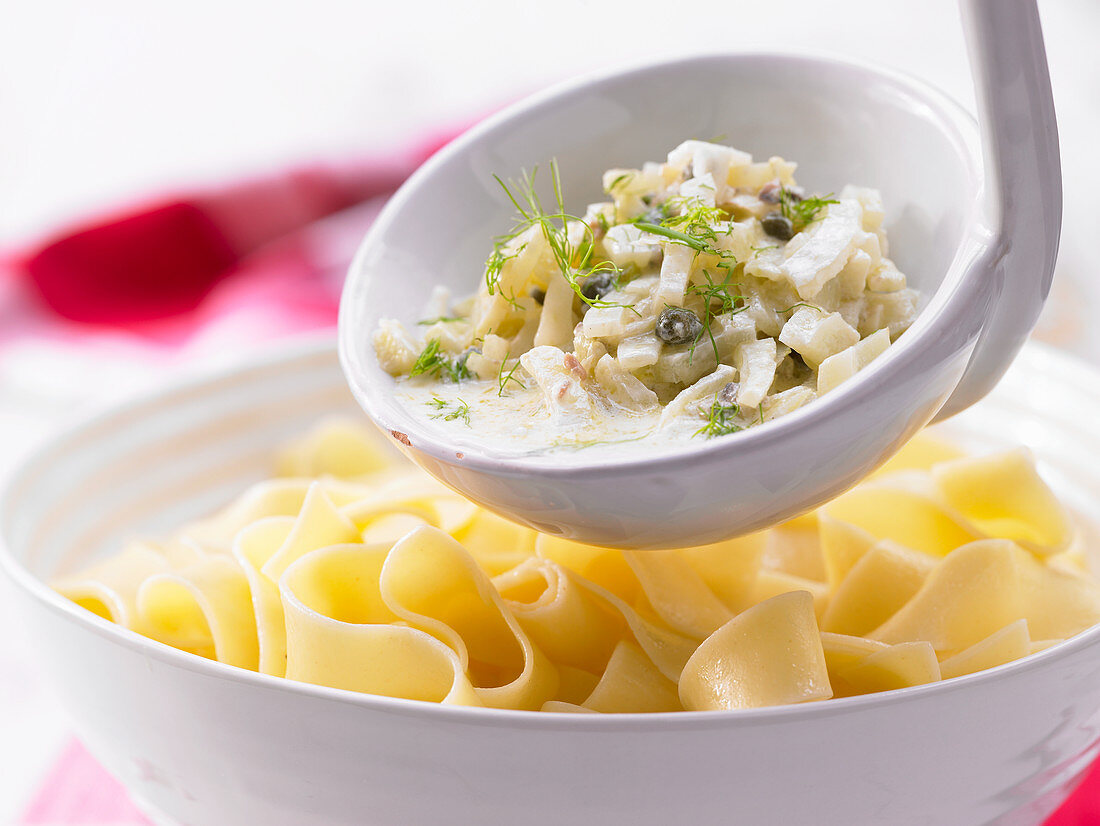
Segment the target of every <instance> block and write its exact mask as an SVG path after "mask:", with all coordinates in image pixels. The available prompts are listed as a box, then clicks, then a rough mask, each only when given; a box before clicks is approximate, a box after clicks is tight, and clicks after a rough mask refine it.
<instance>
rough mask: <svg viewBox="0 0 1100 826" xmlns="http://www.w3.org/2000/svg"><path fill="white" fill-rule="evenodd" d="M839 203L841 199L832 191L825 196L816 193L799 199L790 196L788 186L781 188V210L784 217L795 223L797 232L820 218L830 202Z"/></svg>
mask: <svg viewBox="0 0 1100 826" xmlns="http://www.w3.org/2000/svg"><path fill="white" fill-rule="evenodd" d="M839 203H840V201H838V200H836V199H835V198H833V193H831V192H830V193H829V194H828V195H826V196H825V197H824V198H821V197H819V196H817V195H814V196H812V197H810V198H803V199H802V200H801V201H799V200H797V199H796V198H792V197H791V196H790V193H789V192H788V191H787V189H786V187H780V188H779V210H780V212H781V213H782V214H783V217H784V218H786V219H788V220H789V221H790V222H791V223H792V224H793V225H794V231H795V232H801V231H802V230H804V229H805V228H806V227H807V226H808V225H809V224H812V223H813V222H814V221H816V220H818V218H819V217H820V213H821V211H822V210H823V209H825V207H827V206H828V205H829V204H839Z"/></svg>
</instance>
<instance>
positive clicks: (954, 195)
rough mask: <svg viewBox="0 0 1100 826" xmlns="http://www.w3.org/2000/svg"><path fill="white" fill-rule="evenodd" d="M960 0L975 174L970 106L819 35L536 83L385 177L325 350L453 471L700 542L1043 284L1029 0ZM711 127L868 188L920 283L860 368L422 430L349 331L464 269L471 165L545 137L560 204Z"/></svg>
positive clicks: (474, 186)
mask: <svg viewBox="0 0 1100 826" xmlns="http://www.w3.org/2000/svg"><path fill="white" fill-rule="evenodd" d="M964 5H965V6H967V7H968V8H969V7H972V6H973V7H976V8H977V9H978V13H977V23H976V24H975V25H973V26H971V27H969V29H968V30H969V32H970V33H971V35H972V38H971V39H972V40H973V41H974V44H975V45H974V47H973V48H974V49H975V55H976V57H975V65H976V68H977V69H978V70H979V75H980V76H981V77H984V78H985V81H986V82H985V83H984V84H983V85H982V86H981V89H980V92H981V94H979V100H981V101H983V103H984V104H985V106H984V110H985V125H986V136H987V140H986V154H988V155H990V156H992V158H993V159H994V160H995V161H996V162H995V163H991V164H990V169H991V170H993V172H994V174H993V175H992V176H990V177H988V178H987V177H986V176H985V175H984V174H983V166H982V149H981V140H980V138H979V129H978V124H977V123H976V122H975V120H974V119H973V118H972V117H971V116H970V115H969V114H968V113H966V112H965V111H964V110H962V109H961V108H960V107H959V106H957V105H956V104H955V103H954V102H953V101H951V100H949V99H948V98H946V97H945V96H944V95H942V94H941V93H940V92H938V91H937V90H935V89H933V88H931V87H929V86H927V85H925V84H923V83H921V82H919V81H916V80H914V79H912V78H908V77H905V76H902V75H899V74H897V73H895V72H892V71H889V70H886V69H882V68H879V67H874V66H867V65H863V64H859V63H853V62H849V61H846V60H841V59H838V58H833V57H815V56H808V55H803V54H754V53H738V54H718V55H704V56H699V57H695V56H693V57H690V58H681V59H678V60H673V61H668V62H665V63H657V64H651V65H645V66H641V67H638V68H633V69H628V70H622V71H617V72H614V73H610V74H607V75H603V76H600V77H596V78H585V79H583V80H581V81H578V82H575V83H570V84H567V85H564V86H561V87H557V88H555V89H552V90H549V91H547V92H545V93H542V94H539V95H536V96H534V97H532V98H530V99H528V100H526V101H523V102H521V103H519V104H517V105H516V106H514V107H512V108H510V109H509V110H507V111H506V112H503V113H501V114H500V115H498V116H496V117H494V118H491V119H489V120H487V121H486V122H484V123H482V124H479V125H478V126H477V127H476V128H475V129H472V130H471V131H470V132H469V133H467V134H466V135H463V136H462V137H461V138H459V139H458V140H456V141H454V142H453V143H452V144H451V145H449V146H448V147H446V148H445V149H444V150H442V151H441V152H440V153H438V154H437V155H436V156H435V157H433V158H432V159H431V160H430V161H428V163H426V164H425V165H424V166H423V167H422V168H421V169H420V170H419V171H418V172H417V173H416V174H415V175H413V176H412V177H411V178H410V179H409V181H408V182H406V184H405V185H404V186H403V187H402V188H401V190H400V191H399V192H398V193H397V194H396V195H395V196H394V197H393V198H392V199H391V200H390V202H389V203H388V204H387V206H386V209H385V210H384V211H383V213H382V215H380V217H379V219H378V221H377V222H376V223H375V224H374V225H373V226H372V228H371V230H370V232H369V233H368V235H367V237H366V239H365V240H364V242H363V245H362V247H361V248H360V251H359V254H358V255H357V256H356V259H355V261H354V263H353V264H352V266H351V269H350V271H349V273H348V280H347V283H346V286H345V290H344V295H343V298H342V300H341V307H340V351H341V358H342V360H343V363H344V368H345V374H346V375H347V378H348V382H349V384H350V386H351V389H352V391H353V393H355V395H356V398H357V399H358V400H359V402H360V404H361V405H362V407H363V409H364V410H365V411H366V412H367V413H368V415H370V416H371V418H372V419H373V420H374V421H375V422H376V423H378V424H379V425H380V426H381V427H382V428H383V429H384V430H386V431H389V432H390V433H391V434H393V436H394V439H395V440H396V441H397V442H399V443H400V447H401V449H402V450H404V451H405V452H406V453H407V454H408V455H409V456H410V457H411V458H413V459H414V460H415V461H416V462H417V463H419V464H420V465H421V466H422V467H424V468H425V469H426V470H427V471H428V472H429V473H431V474H432V475H434V476H435V477H436V478H438V479H440V480H441V481H443V482H444V483H446V484H448V485H450V486H451V487H453V488H454V489H455V490H458V491H459V492H461V493H464V494H465V495H467V496H469V497H470V498H472V499H474V500H476V501H478V502H480V503H481V504H483V505H485V506H486V507H489V508H492V509H493V510H496V511H498V512H499V513H502V514H504V515H505V516H508V517H509V518H511V519H514V520H516V521H519V522H523V523H525V524H527V525H530V526H531V527H534V528H536V529H538V530H542V531H545V532H548V533H554V534H560V535H564V536H567V537H570V538H574V539H580V540H582V541H585V542H589V543H592V544H597V545H610V546H616V547H634V548H643V547H644V548H658V547H670V546H672V547H676V546H683V545H695V544H704V543H708V542H713V541H716V540H719V539H724V538H726V537H728V536H730V535H732V534H735V533H745V532H748V531H751V530H756V529H758V528H761V527H764V526H766V525H769V524H773V523H774V522H776V521H779V520H781V519H784V518H788V517H791V516H793V515H795V514H797V513H799V512H802V511H805V510H808V509H810V508H811V507H814V506H816V505H819V504H821V503H822V502H824V501H826V500H828V499H830V498H832V497H834V496H836V495H837V494H839V493H841V492H842V491H844V490H845V489H847V488H849V487H851V486H852V485H853V484H854V483H855V482H856V481H858V480H859V479H860V478H862V477H863V476H865V475H866V474H867V473H869V472H870V471H871V470H873V469H874V468H875V467H876V466H877V465H879V464H881V463H882V462H883V461H885V460H886V459H887V458H888V457H889V456H890V455H891V454H892V453H893V452H894V451H896V450H897V449H898V448H899V447H900V446H901V445H902V444H904V443H905V442H906V441H907V440H908V439H909V438H910V437H911V436H912V435H913V434H914V433H915V432H917V431H918V430H919V429H920V428H921V427H923V426H924V425H926V424H927V423H928V422H929V421H930V420H931V419H932V418H933V417H934V416H936V415H937V414H939V415H941V416H943V415H950V414H951V413H953V412H957V411H958V410H961V409H962V408H965V407H966V406H967V405H969V404H970V403H971V402H973V401H974V400H976V399H977V398H980V397H981V396H982V395H984V393H985V392H986V391H987V390H988V389H989V387H990V386H992V384H994V383H995V382H996V380H997V378H998V377H999V376H1000V375H1001V373H1002V372H1003V370H1004V369H1005V368H1006V367H1007V365H1008V364H1009V362H1010V361H1011V360H1012V358H1013V356H1014V355H1015V353H1016V350H1017V348H1018V347H1019V346H1020V344H1021V343H1022V342H1023V340H1024V338H1025V337H1026V335H1027V333H1028V332H1029V331H1030V329H1031V326H1032V324H1033V323H1034V321H1035V318H1036V317H1037V316H1038V312H1039V310H1040V309H1041V307H1042V303H1043V300H1044V298H1045V297H1046V294H1047V290H1048V289H1049V286H1050V273H1051V271H1052V268H1053V262H1054V253H1055V250H1056V248H1057V238H1058V227H1059V222H1060V214H1061V190H1060V177H1059V175H1060V172H1059V166H1058V155H1057V140H1056V133H1055V128H1054V116H1053V108H1052V104H1051V103H1050V87H1049V82H1048V80H1047V77H1046V64H1045V57H1044V56H1043V48H1042V39H1041V36H1040V35H1039V30H1038V18H1037V15H1036V13H1035V9H1034V2H1033V0H1014V2H1011V3H1010V2H1001V3H990V2H987V0H968V2H966V3H964ZM994 9H995V10H994ZM1021 124H1022V125H1023V127H1024V128H1020V125H1021ZM716 135H724V136H725V137H724V138H723V140H725V141H728V142H729V143H730V144H732V145H734V146H737V147H739V148H741V149H744V150H747V151H750V152H752V153H753V154H754V156H756V157H758V158H767V157H769V156H770V155H773V154H778V155H782V156H784V157H786V158H791V159H795V160H797V161H798V162H799V163H800V167H799V172H798V179H799V181H800V183H803V184H805V185H806V186H807V187H808V188H809V189H810V190H811V191H819V192H831V191H839V190H840V188H841V187H842V186H843V185H844V184H846V183H853V184H860V185H864V186H871V187H875V188H877V189H879V190H880V191H881V192H882V196H883V200H884V203H885V204H886V205H887V221H886V226H887V230H888V232H889V236H890V248H891V249H890V252H891V255H892V256H893V257H894V259H895V260H896V261H897V262H898V265H899V266H900V267H901V269H902V270H903V272H905V273H906V275H907V276H908V278H909V281H910V283H911V284H912V285H913V286H915V287H916V288H918V289H919V290H921V292H922V293H923V295H924V297H925V299H926V301H925V306H924V307H923V309H922V311H921V314H920V316H919V317H918V318H917V320H916V322H915V323H914V324H913V326H912V327H911V328H910V329H909V330H908V331H907V332H906V333H905V334H904V335H903V336H902V337H901V338H900V339H899V341H898V342H897V343H896V345H895V346H893V347H891V348H890V349H889V350H888V351H887V352H886V353H885V354H884V355H883V356H882V357H881V358H879V359H877V360H876V361H875V362H874V364H872V365H871V366H870V367H869V368H868V369H866V370H864V371H862V372H860V374H859V375H858V376H855V377H853V378H852V379H851V380H850V381H847V382H845V383H844V385H843V386H841V387H840V388H838V389H837V390H836V391H834V392H831V393H829V394H828V395H827V396H826V397H823V398H821V399H818V400H817V401H815V402H814V403H813V404H810V405H806V406H805V407H804V408H802V409H799V410H797V411H795V412H794V413H792V414H790V415H788V416H784V417H783V418H781V419H778V420H776V421H772V422H768V423H767V424H763V425H761V426H759V427H754V428H751V429H750V430H747V431H745V432H743V433H738V434H737V435H735V436H732V437H730V438H727V439H715V440H693V442H692V443H691V444H681V445H675V446H672V447H669V448H654V447H646V448H644V449H639V450H638V451H637V452H636V453H632V454H624V455H622V456H620V455H616V456H615V457H614V458H613V459H609V458H608V457H607V455H606V454H604V455H602V456H600V455H588V454H585V453H584V452H583V451H581V452H579V453H577V454H575V455H571V456H569V457H568V458H566V457H563V456H562V455H561V454H547V453H541V454H539V453H535V454H532V455H523V456H514V455H507V454H504V453H502V452H501V451H498V450H495V449H494V447H493V444H492V439H491V437H492V434H476V433H475V431H470V433H471V434H472V435H471V436H469V437H467V436H465V435H464V433H463V432H462V431H461V430H460V431H459V432H457V433H456V431H455V430H454V429H453V428H452V429H448V430H442V429H441V428H440V427H439V426H438V425H433V424H432V423H431V422H425V421H424V420H423V419H422V418H418V417H417V416H415V415H414V414H413V413H411V412H410V411H409V410H408V409H406V407H405V405H404V404H403V403H402V402H401V401H400V400H398V399H397V398H396V397H395V394H394V380H393V378H392V377H391V376H389V375H388V374H387V373H386V372H385V371H383V370H382V369H381V367H380V366H379V364H378V360H377V358H376V357H375V354H374V350H373V347H372V345H371V333H372V332H373V331H374V330H375V328H376V327H377V324H378V321H379V320H380V319H381V318H387V317H396V318H398V319H400V320H401V321H403V322H406V323H407V324H409V325H415V322H416V320H417V318H418V317H420V313H421V312H422V308H423V306H424V303H425V297H426V296H427V295H428V294H429V292H430V290H431V288H432V287H433V286H435V285H438V284H442V285H445V286H446V287H448V288H449V289H450V290H451V292H452V294H453V295H455V296H463V295H467V294H469V293H470V292H472V291H473V290H474V289H475V287H476V284H477V280H478V278H479V277H480V275H479V274H480V273H481V272H482V271H483V269H484V264H485V257H486V255H487V254H488V252H489V241H490V239H492V238H493V237H494V236H496V235H499V234H500V233H501V232H502V231H504V230H505V229H506V228H507V227H509V226H510V225H511V221H512V217H511V216H512V215H513V211H514V207H513V206H512V204H511V203H510V202H509V200H508V198H507V197H506V196H505V194H504V193H503V192H502V191H501V188H500V187H499V186H498V185H497V183H496V182H495V181H494V179H493V174H494V173H495V174H497V175H500V176H501V177H505V178H508V177H516V176H518V175H519V172H520V170H521V169H527V170H531V169H532V168H534V167H536V166H541V167H543V168H545V166H546V164H547V163H548V162H549V161H550V160H551V159H552V158H555V157H556V158H557V160H558V162H559V167H560V170H561V177H562V186H563V190H564V193H565V196H566V201H567V206H568V207H570V208H571V209H572V210H573V211H574V212H578V211H579V212H583V209H584V204H587V203H590V202H593V201H598V200H601V199H602V198H603V197H605V196H604V195H603V193H602V190H601V188H600V181H601V179H602V173H603V171H604V170H605V169H608V168H610V167H614V166H625V167H638V166H640V165H641V164H642V163H643V162H644V161H646V160H659V159H661V158H663V157H664V156H665V155H666V153H667V152H668V151H669V149H671V148H672V147H674V146H676V145H677V144H679V143H680V142H681V141H682V140H684V139H685V138H688V137H697V138H704V139H706V138H710V137H712V136H716ZM991 136H992V137H991ZM543 183H544V184H546V181H545V180H544V181H543ZM998 196H999V200H998ZM475 428H476V422H475ZM475 436H476V437H477V438H475Z"/></svg>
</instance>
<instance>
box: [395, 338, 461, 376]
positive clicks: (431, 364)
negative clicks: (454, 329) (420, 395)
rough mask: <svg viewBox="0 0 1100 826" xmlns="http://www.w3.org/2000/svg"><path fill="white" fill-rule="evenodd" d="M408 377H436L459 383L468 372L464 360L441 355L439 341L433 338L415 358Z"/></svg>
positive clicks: (444, 354)
mask: <svg viewBox="0 0 1100 826" xmlns="http://www.w3.org/2000/svg"><path fill="white" fill-rule="evenodd" d="M409 376H436V377H439V378H447V379H450V380H451V381H460V380H462V379H468V378H469V377H470V371H469V370H468V369H467V368H466V359H465V358H461V357H457V358H455V357H451V356H448V355H447V354H446V353H441V352H440V347H439V339H437V338H433V339H432V340H431V341H429V342H428V344H427V345H426V346H425V347H424V349H423V350H422V351H421V352H420V355H419V356H417V357H416V363H415V364H413V366H412V369H411V370H410V371H409Z"/></svg>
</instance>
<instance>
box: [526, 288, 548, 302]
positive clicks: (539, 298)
mask: <svg viewBox="0 0 1100 826" xmlns="http://www.w3.org/2000/svg"><path fill="white" fill-rule="evenodd" d="M528 295H529V296H531V298H533V299H535V303H536V304H545V303H546V290H544V289H541V288H540V287H532V288H531V292H529V293H528Z"/></svg>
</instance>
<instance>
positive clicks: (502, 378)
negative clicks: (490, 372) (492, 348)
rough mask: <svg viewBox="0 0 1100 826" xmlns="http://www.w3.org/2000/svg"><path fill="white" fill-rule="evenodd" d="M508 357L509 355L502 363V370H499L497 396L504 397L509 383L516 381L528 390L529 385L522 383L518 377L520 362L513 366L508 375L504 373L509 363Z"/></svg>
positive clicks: (506, 355) (505, 356)
mask: <svg viewBox="0 0 1100 826" xmlns="http://www.w3.org/2000/svg"><path fill="white" fill-rule="evenodd" d="M508 355H509V354H507V353H506V354H505V355H504V361H502V362H501V363H500V369H498V370H497V396H503V395H504V391H505V390H506V389H507V388H508V382H510V381H514V382H515V383H516V384H518V385H519V386H520V387H521V388H523V389H524V390H526V389H527V385H525V384H524V383H523V382H522V381H520V379H519V378H518V377H517V376H516V370H518V369H519V361H518V360H517V361H516V363H515V364H513V365H512V369H511V370H509V371H508V372H507V373H505V372H504V365H505V364H506V363H507V361H508Z"/></svg>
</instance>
